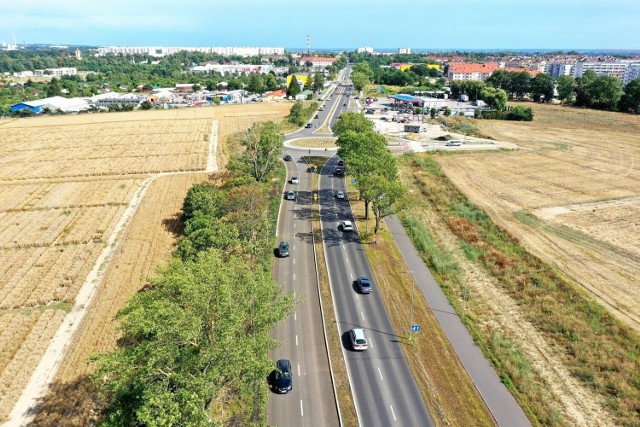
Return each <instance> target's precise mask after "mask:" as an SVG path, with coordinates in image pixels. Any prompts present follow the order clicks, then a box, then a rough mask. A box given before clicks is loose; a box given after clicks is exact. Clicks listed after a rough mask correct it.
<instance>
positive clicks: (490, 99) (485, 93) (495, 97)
mask: <svg viewBox="0 0 640 427" xmlns="http://www.w3.org/2000/svg"><path fill="white" fill-rule="evenodd" d="M480 98H481V99H482V100H483V101H484V102H486V103H487V104H488V105H489V106H491V108H495V109H496V110H499V111H504V109H505V108H506V106H507V93H506V92H505V91H504V90H502V89H498V88H494V87H490V86H489V87H485V88H484V89H483V90H482V92H481V93H480Z"/></svg>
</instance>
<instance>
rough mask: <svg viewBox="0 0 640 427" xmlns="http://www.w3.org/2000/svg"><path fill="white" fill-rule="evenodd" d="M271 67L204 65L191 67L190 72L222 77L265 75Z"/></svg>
mask: <svg viewBox="0 0 640 427" xmlns="http://www.w3.org/2000/svg"><path fill="white" fill-rule="evenodd" d="M272 69H273V67H272V66H271V65H253V64H205V65H197V66H195V67H191V68H190V70H191V71H192V72H194V73H209V72H212V71H216V72H218V73H220V74H222V75H226V74H242V73H246V74H251V73H260V74H266V73H268V72H269V71H271V70H272Z"/></svg>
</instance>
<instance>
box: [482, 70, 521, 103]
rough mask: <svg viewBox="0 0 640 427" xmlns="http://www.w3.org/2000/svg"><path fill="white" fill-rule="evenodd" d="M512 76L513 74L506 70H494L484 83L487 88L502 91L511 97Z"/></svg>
mask: <svg viewBox="0 0 640 427" xmlns="http://www.w3.org/2000/svg"><path fill="white" fill-rule="evenodd" d="M513 76H514V73H512V72H509V71H507V70H495V71H494V72H493V73H491V75H490V76H489V77H487V80H486V83H487V84H488V85H489V86H493V87H495V88H498V89H502V90H504V91H505V92H506V93H507V95H509V97H511V96H512V94H513Z"/></svg>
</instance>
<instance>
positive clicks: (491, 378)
mask: <svg viewBox="0 0 640 427" xmlns="http://www.w3.org/2000/svg"><path fill="white" fill-rule="evenodd" d="M385 221H386V223H387V226H388V227H389V231H390V232H391V235H392V236H393V239H394V240H395V242H396V244H397V245H398V248H399V250H400V252H401V253H402V254H403V257H404V260H405V262H406V264H407V267H408V268H409V270H410V271H413V277H414V279H415V281H416V284H417V285H418V288H419V289H420V291H421V292H422V295H423V296H424V298H425V299H426V301H427V303H428V304H429V307H431V310H432V311H433V314H434V315H435V317H436V319H438V323H440V327H441V328H442V330H443V331H444V333H445V334H446V335H447V338H448V339H449V342H450V343H451V345H452V346H453V348H454V350H455V352H456V354H457V355H458V357H459V358H460V361H461V362H462V365H463V366H464V368H465V369H466V370H467V372H468V373H469V376H470V377H471V380H472V381H473V383H474V385H475V386H476V388H477V389H478V391H479V393H480V395H481V396H482V399H483V400H484V402H485V403H486V405H487V407H488V408H489V411H490V412H491V414H492V415H493V417H494V418H495V420H496V421H497V423H498V425H499V426H505V427H519V426H530V425H531V423H529V420H528V419H527V417H526V416H525V414H524V412H523V411H522V409H521V408H520V406H519V405H518V403H517V402H516V400H515V399H514V398H513V396H512V395H511V393H509V390H507V388H506V387H505V386H504V385H503V384H502V382H501V381H500V378H499V377H498V375H497V374H496V372H495V371H494V370H493V367H492V366H491V364H490V363H489V362H488V361H487V360H486V359H485V357H484V355H483V354H482V351H481V350H480V348H479V347H478V346H477V345H476V344H475V343H474V342H473V338H472V337H471V334H469V332H468V331H467V329H466V327H465V326H464V324H463V323H462V321H461V320H460V318H459V317H458V315H457V314H456V313H455V311H454V309H453V307H452V306H451V304H449V301H448V300H447V297H445V295H444V293H443V292H442V290H441V289H440V286H439V285H438V283H437V282H436V281H435V279H434V278H433V276H432V275H431V272H430V271H429V269H428V268H427V266H426V265H425V264H424V262H423V261H422V259H421V258H420V255H419V254H418V251H417V250H416V249H415V247H414V246H413V243H412V242H411V239H410V238H409V236H408V235H407V233H406V232H405V230H404V228H403V227H402V224H400V220H399V219H398V217H396V216H392V217H388V218H386V220H385Z"/></svg>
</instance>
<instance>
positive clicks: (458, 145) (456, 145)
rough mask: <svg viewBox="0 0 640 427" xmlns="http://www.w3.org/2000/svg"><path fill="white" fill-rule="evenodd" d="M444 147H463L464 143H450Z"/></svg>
mask: <svg viewBox="0 0 640 427" xmlns="http://www.w3.org/2000/svg"><path fill="white" fill-rule="evenodd" d="M444 145H446V146H447V147H461V146H462V141H449V142H447V143H446V144H444Z"/></svg>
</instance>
